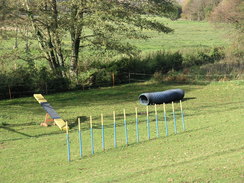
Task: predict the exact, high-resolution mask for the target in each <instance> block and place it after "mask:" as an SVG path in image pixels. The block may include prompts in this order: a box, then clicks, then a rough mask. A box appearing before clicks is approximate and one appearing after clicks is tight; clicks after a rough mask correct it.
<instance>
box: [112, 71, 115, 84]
mask: <svg viewBox="0 0 244 183" xmlns="http://www.w3.org/2000/svg"><path fill="white" fill-rule="evenodd" d="M112 83H113V87H114V85H115V77H114V73H113V72H112Z"/></svg>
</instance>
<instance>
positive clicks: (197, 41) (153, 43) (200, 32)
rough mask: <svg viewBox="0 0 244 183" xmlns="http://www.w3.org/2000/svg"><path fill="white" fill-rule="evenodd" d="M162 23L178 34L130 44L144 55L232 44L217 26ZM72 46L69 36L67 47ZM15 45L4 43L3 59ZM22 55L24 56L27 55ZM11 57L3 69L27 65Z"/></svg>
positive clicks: (153, 34)
mask: <svg viewBox="0 0 244 183" xmlns="http://www.w3.org/2000/svg"><path fill="white" fill-rule="evenodd" d="M159 21H162V22H164V23H165V24H166V25H167V26H169V27H171V28H173V29H174V32H173V33H170V34H163V33H157V32H154V31H145V34H147V35H149V36H151V37H152V38H151V39H147V40H130V42H131V43H132V44H133V45H135V46H137V47H138V48H139V49H140V50H142V54H147V53H150V52H154V51H158V50H166V51H178V50H180V51H182V52H192V50H197V49H204V48H213V47H219V46H227V45H228V44H229V41H228V40H227V39H225V37H226V36H224V34H225V32H224V31H223V30H220V29H215V28H214V26H213V25H211V24H210V23H208V22H195V21H188V20H177V21H170V20H167V19H159ZM68 42H69V41H68V36H67V40H65V44H67V43H68ZM13 45H14V40H8V41H2V43H0V55H3V54H5V53H6V52H11V50H12V49H13ZM24 45H25V43H24V42H21V41H19V47H20V48H23V47H24ZM31 49H32V54H34V55H35V54H37V53H38V51H37V49H38V44H37V42H36V41H32V44H31ZM67 49H69V45H67ZM17 51H18V50H16V51H14V53H12V52H11V54H10V55H11V56H13V55H14V54H15V53H16V52H17ZM18 52H19V53H20V54H23V51H18ZM11 56H10V57H7V58H6V59H3V60H0V63H1V62H2V63H3V65H5V68H6V67H8V66H9V65H10V66H11V67H13V66H14V64H17V65H18V64H26V62H24V61H23V60H17V61H13V60H14V59H11ZM6 62H7V63H6ZM36 63H37V65H43V64H44V65H45V64H47V63H46V61H45V60H44V63H43V60H41V59H38V60H36ZM0 69H4V68H0Z"/></svg>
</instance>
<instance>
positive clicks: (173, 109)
mask: <svg viewBox="0 0 244 183" xmlns="http://www.w3.org/2000/svg"><path fill="white" fill-rule="evenodd" d="M172 112H173V113H172V114H173V119H174V131H175V134H177V126H176V117H175V107H174V102H172Z"/></svg>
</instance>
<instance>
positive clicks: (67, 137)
mask: <svg viewBox="0 0 244 183" xmlns="http://www.w3.org/2000/svg"><path fill="white" fill-rule="evenodd" d="M65 123H66V143H67V153H68V162H70V143H69V128H68V122H67V121H66V122H65Z"/></svg>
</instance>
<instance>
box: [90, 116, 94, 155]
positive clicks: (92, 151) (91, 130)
mask: <svg viewBox="0 0 244 183" xmlns="http://www.w3.org/2000/svg"><path fill="white" fill-rule="evenodd" d="M90 137H91V154H92V155H93V154H94V137H93V128H92V116H90Z"/></svg>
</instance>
